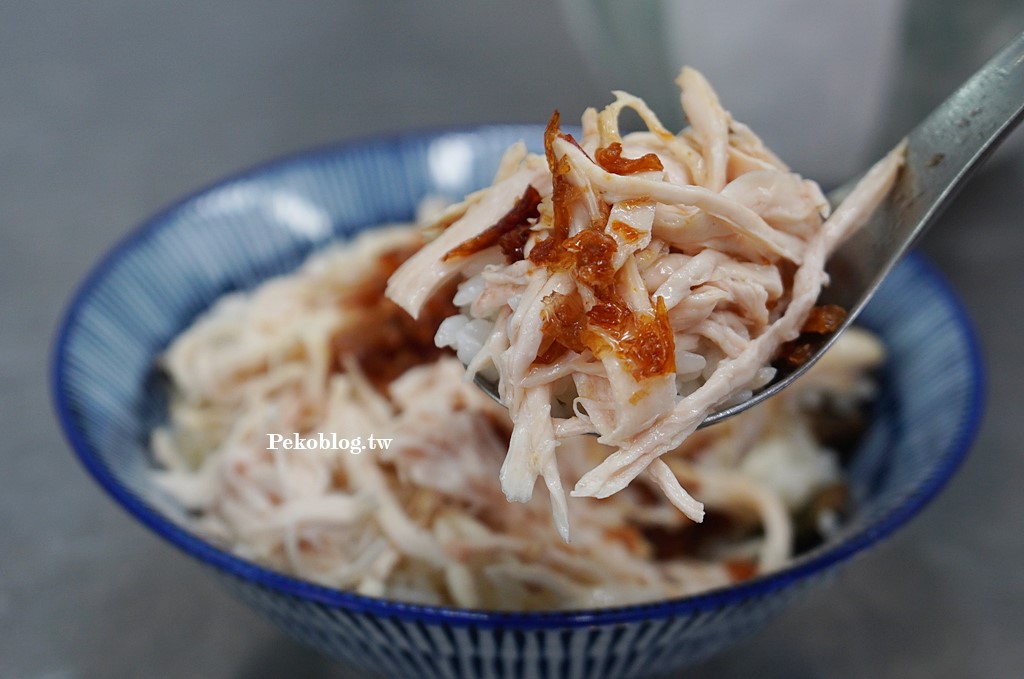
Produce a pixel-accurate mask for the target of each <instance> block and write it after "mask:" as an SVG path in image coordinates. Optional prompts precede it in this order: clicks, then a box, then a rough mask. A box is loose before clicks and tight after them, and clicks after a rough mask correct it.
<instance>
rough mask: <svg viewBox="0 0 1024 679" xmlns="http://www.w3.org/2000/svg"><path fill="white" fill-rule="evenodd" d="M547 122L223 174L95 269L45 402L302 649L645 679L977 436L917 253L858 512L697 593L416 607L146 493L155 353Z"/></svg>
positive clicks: (823, 558)
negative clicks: (231, 298) (256, 551)
mask: <svg viewBox="0 0 1024 679" xmlns="http://www.w3.org/2000/svg"><path fill="white" fill-rule="evenodd" d="M541 135H542V129H541V128H540V127H536V126H488V127H481V128H471V129H458V130H439V131H432V132H424V133H415V134H406V135H400V136H394V137H388V138H382V139H376V140H370V141H364V142H359V143H354V144H347V145H341V146H333V147H329V148H324V149H320V150H316V151H312V152H308V153H305V154H301V155H297V156H294V157H291V158H287V159H284V160H280V161H276V162H274V163H270V164H267V165H264V166H261V167H257V168H254V169H252V170H250V171H248V172H245V173H242V174H240V175H237V176H235V177H232V178H230V179H228V180H226V181H224V182H221V183H219V184H217V185H214V186H212V187H209V188H207V189H205V190H203V191H201V192H199V193H197V194H195V195H193V196H191V197H189V198H187V199H185V200H183V201H182V202H180V203H178V204H176V205H174V206H172V207H170V208H169V209H167V210H166V211H164V212H163V213H161V214H159V215H157V216H156V217H154V218H153V219H151V220H150V221H148V222H146V223H145V224H143V225H142V226H141V227H140V228H139V229H138V230H136V231H135V232H133V233H132V234H130V235H129V236H128V237H127V238H126V239H125V240H124V241H123V242H122V243H121V244H120V245H118V246H117V247H116V248H115V249H114V250H113V251H112V252H111V253H110V254H109V255H108V256H107V257H106V258H104V259H103V260H102V261H101V262H100V263H99V264H98V265H97V267H96V268H95V269H94V271H93V272H92V273H91V274H90V276H89V277H88V278H87V279H86V281H85V282H84V283H83V284H82V286H81V287H80V289H79V290H78V292H77V293H76V294H75V296H74V298H73V300H72V301H71V303H70V305H69V307H68V309H67V311H66V313H65V316H64V320H63V322H62V325H61V327H60V330H59V333H58V336H57V340H56V343H55V347H54V353H53V366H52V391H53V399H54V404H55V408H56V411H57V414H58V417H59V419H60V421H61V424H62V426H63V428H64V431H65V434H66V436H67V438H68V441H69V442H70V444H71V446H72V448H73V449H74V451H75V452H76V454H77V455H78V458H79V460H80V461H81V462H82V463H83V464H84V465H85V467H86V468H87V469H88V471H89V472H90V473H91V474H92V475H93V477H94V478H95V479H96V480H97V482H98V483H99V484H100V485H101V486H102V487H103V488H104V489H105V490H106V491H107V492H108V493H110V495H111V496H112V497H113V498H114V499H115V500H116V501H117V502H118V503H120V504H121V505H122V506H123V507H124V508H125V509H126V510H127V511H128V512H129V513H131V514H132V515H133V516H135V517H136V518H137V519H139V520H140V521H141V522H142V523H144V524H145V525H147V526H149V527H150V528H151V529H153V530H154V531H155V532H156V533H157V534H159V535H160V536H162V537H163V538H165V539H167V540H168V541H169V542H171V543H172V544H174V545H175V546H177V547H178V548H180V549H182V550H183V551H184V552H186V553H187V554H189V555H191V556H192V557H194V558H197V559H199V560H200V561H201V562H203V563H204V564H206V565H208V566H209V567H210V569H211V570H212V571H213V572H214V573H215V574H216V575H217V576H218V577H219V578H220V579H221V580H222V581H223V582H224V583H225V584H226V586H227V587H228V588H229V589H230V590H231V591H233V592H234V593H235V594H236V595H237V596H238V597H240V598H241V599H243V600H244V601H246V602H248V603H249V604H251V605H252V606H253V607H254V608H255V609H257V610H259V611H260V612H261V613H262V614H263V615H265V616H266V617H267V618H269V619H270V620H272V621H273V622H275V623H276V624H278V625H279V626H280V627H281V628H282V629H284V630H285V631H287V632H288V633H289V634H291V635H292V636H294V637H295V638H297V639H299V640H301V641H303V642H304V643H307V644H309V645H311V646H313V647H315V648H318V649H320V650H321V651H323V652H325V653H327V654H329V655H331V656H333V657H335V658H337V659H338V660H340V661H342V662H344V663H347V664H349V665H351V666H353V667H356V668H359V669H361V670H363V671H365V672H368V673H370V674H377V675H380V676H389V677H420V676H436V677H495V678H499V677H580V678H584V677H591V676H604V677H640V676H649V675H657V674H664V673H667V672H670V671H673V670H675V669H678V668H679V667H682V666H684V665H686V664H689V663H692V662H694V661H696V660H699V659H701V658H704V657H707V656H708V655H711V654H713V653H716V652H718V651H720V650H722V649H724V648H726V647H728V646H729V645H730V644H733V643H734V642H736V641H737V640H739V639H741V638H743V637H745V636H747V635H749V634H751V633H753V632H754V631H756V630H757V629H759V628H760V627H761V626H762V625H763V624H765V623H766V622H767V621H768V620H769V619H771V618H772V616H774V615H775V614H777V613H778V612H779V611H781V610H782V609H783V608H785V607H786V606H787V605H788V604H789V602H790V601H792V600H793V599H794V598H795V597H797V596H799V595H801V594H802V593H803V592H805V591H806V590H808V589H810V588H811V587H812V586H814V585H816V584H818V583H820V582H822V581H825V580H828V579H830V578H831V577H833V576H834V575H835V573H836V571H837V569H838V568H839V566H840V565H842V564H843V563H845V562H846V561H847V560H848V559H849V558H850V557H851V556H853V555H854V554H856V553H858V552H860V551H862V550H864V549H867V548H869V547H871V546H872V545H874V544H875V543H876V542H877V541H878V540H879V539H881V538H882V537H884V536H886V535H888V534H889V533H891V532H892V531H893V530H894V529H896V528H897V527H899V526H900V525H902V524H903V523H904V522H905V521H906V520H907V519H909V518H910V517H911V516H913V515H914V514H915V513H916V512H917V511H918V510H920V509H921V507H922V506H924V505H925V504H926V503H927V502H928V500H930V499H931V498H932V497H933V496H934V495H935V493H937V492H938V491H939V490H940V489H941V487H942V486H943V485H944V484H945V483H946V481H947V480H948V479H949V478H950V477H951V475H952V474H953V473H954V471H955V470H956V468H957V466H958V465H959V463H960V461H961V460H962V458H963V456H964V455H965V453H966V451H967V450H968V448H969V446H970V444H971V442H972V440H973V438H974V436H975V434H976V432H977V428H978V426H979V421H980V416H981V409H982V400H983V399H982V392H983V384H982V381H983V380H982V374H983V370H982V364H981V359H980V355H979V351H978V346H977V342H976V340H975V338H974V334H973V331H972V329H971V327H970V323H969V321H968V319H967V317H966V315H965V314H964V312H963V310H962V308H961V306H960V304H959V302H958V301H957V300H956V298H955V295H954V294H953V293H952V292H951V291H950V290H949V288H948V286H947V285H946V283H945V282H944V281H943V279H942V278H941V277H940V276H939V275H938V274H937V273H936V272H935V270H934V269H933V268H932V267H931V265H930V264H928V263H927V262H926V261H925V260H924V259H923V258H922V257H920V256H919V255H911V256H910V257H909V258H907V259H906V260H905V261H904V262H902V263H901V264H900V265H899V266H898V267H897V269H896V271H895V272H894V273H893V275H892V277H891V279H890V280H889V281H887V282H886V284H885V286H884V288H883V290H882V292H881V293H880V294H879V296H878V298H877V299H876V300H875V301H874V302H873V303H872V304H871V305H870V306H869V307H868V308H867V309H866V310H865V312H864V315H863V316H862V320H863V322H864V323H865V324H866V325H868V326H869V327H871V328H872V329H874V330H875V331H876V332H878V333H879V334H880V335H881V336H882V338H883V339H884V341H885V343H886V345H887V347H888V350H889V360H888V362H887V364H886V366H885V368H884V370H883V373H882V380H883V387H884V389H883V395H882V398H881V399H880V400H879V402H878V404H877V407H876V412H875V417H874V419H873V424H872V427H871V430H870V431H869V433H868V435H867V437H866V440H865V441H864V443H863V444H862V446H861V448H860V449H859V451H858V453H857V456H856V459H855V461H854V464H853V467H852V470H851V478H852V483H853V486H854V489H855V493H856V498H857V500H858V509H857V512H856V515H855V516H854V517H853V518H852V520H851V521H850V522H849V523H848V524H847V525H846V526H845V527H844V528H843V530H842V532H841V534H840V535H839V536H838V537H837V538H836V539H834V540H832V541H830V542H829V543H828V544H826V545H823V546H822V547H820V548H818V549H816V550H814V551H812V552H810V553H808V554H804V555H802V556H801V557H800V558H799V559H797V560H796V561H795V562H794V563H793V564H792V565H791V566H790V567H789V568H787V569H785V570H783V571H780V572H778V573H774V574H771V575H767V576H763V577H760V578H757V579H755V580H752V581H749V582H746V583H743V584H740V585H736V586H733V587H729V588H724V589H721V590H717V591H714V592H709V593H707V594H704V595H699V596H693V597H687V598H682V599H674V600H669V601H664V602H658V603H655V604H649V605H643V606H630V607H620V608H613V609H607V610H593V611H563V612H553V613H513V612H484V611H468V610H459V609H447V608H439V607H428V606H415V605H409V604H402V603H397V602H389V601H384V600H380V599H374V598H370V597H362V596H358V595H355V594H351V593H348V592H341V591H337V590H331V589H327V588H324V587H320V586H317V585H313V584H310V583H307V582H304V581H301V580H298V579H295V578H291V577H288V576H285V575H282V574H280V573H275V572H272V571H269V570H267V569H265V568H263V567H261V566H259V565H256V564H253V563H250V562H246V561H244V560H242V559H240V558H238V557H235V556H233V555H231V554H229V553H227V552H225V551H223V550H221V549H220V548H218V547H216V546H214V545H212V544H210V543H208V542H206V541H205V540H204V539H203V538H202V537H201V536H199V535H196V534H194V533H193V532H191V531H190V529H189V527H188V523H187V517H186V516H185V515H184V513H183V512H182V511H181V510H180V509H179V508H177V507H176V506H175V505H174V503H173V502H170V501H169V499H168V498H166V497H164V496H162V495H161V494H160V492H159V491H158V490H157V489H156V487H155V486H154V484H153V483H152V482H151V475H150V470H151V464H152V460H151V457H150V454H149V452H148V451H147V440H148V432H149V431H150V430H151V429H152V427H153V425H154V424H155V423H157V422H158V421H159V420H160V419H161V418H162V417H163V416H164V412H165V408H166V401H165V396H164V390H163V389H162V386H161V383H160V377H159V375H157V374H156V372H155V371H154V369H153V361H154V358H155V357H156V355H157V354H158V353H159V352H160V351H161V350H162V349H163V348H164V347H165V346H167V344H168V343H169V342H170V340H171V339H172V338H173V337H174V336H175V335H176V334H178V333H179V332H181V331H182V330H183V329H184V328H185V327H187V326H188V325H189V323H190V322H191V321H192V320H193V319H194V318H195V316H196V315H197V314H198V313H199V312H201V311H202V310H203V309H205V308H207V307H208V306H209V305H210V304H211V303H213V302H214V301H215V300H216V299H217V298H218V297H219V296H221V295H222V294H224V293H226V292H229V291H232V290H245V289H249V288H252V287H253V286H255V285H257V284H258V283H259V282H260V281H262V280H265V279H266V278H267V277H269V276H273V275H277V274H282V273H285V272H287V271H290V270H292V269H294V268H295V267H296V266H297V265H298V264H299V263H300V262H301V261H302V260H303V259H304V258H305V257H306V256H307V255H308V254H309V253H310V252H311V251H313V250H315V249H317V248H320V247H322V246H324V245H325V244H327V243H329V242H332V241H336V240H338V239H343V238H345V237H347V236H349V235H351V234H352V233H354V232H357V231H358V230H360V229H363V228H366V227H368V226H371V225H374V224H378V223H382V222H389V221H397V220H408V219H410V218H411V217H412V215H413V212H414V209H415V206H416V204H417V203H418V202H419V201H420V200H421V199H422V198H423V197H424V196H426V195H428V194H438V195H446V196H449V197H453V198H454V197H458V196H460V195H462V194H463V193H465V192H467V191H470V190H473V189H475V188H478V187H480V186H484V185H486V184H487V183H489V181H490V178H491V174H492V173H493V171H494V168H495V167H496V165H497V161H498V159H499V158H500V156H501V153H502V152H503V151H504V149H505V148H506V147H507V146H508V145H509V144H511V143H512V142H514V141H516V140H519V139H522V140H524V141H526V142H527V144H528V146H530V147H531V148H532V149H534V150H537V149H538V148H539V146H540V140H541Z"/></svg>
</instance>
